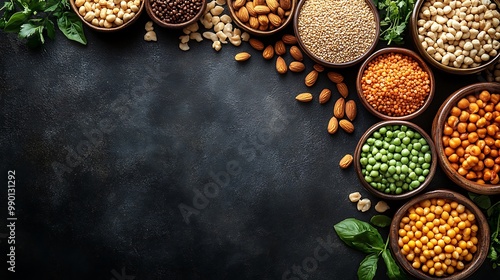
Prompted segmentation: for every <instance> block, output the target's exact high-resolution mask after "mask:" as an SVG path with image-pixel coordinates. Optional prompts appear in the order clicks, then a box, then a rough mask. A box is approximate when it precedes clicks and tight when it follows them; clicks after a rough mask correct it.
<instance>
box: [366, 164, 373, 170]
mask: <svg viewBox="0 0 500 280" xmlns="http://www.w3.org/2000/svg"><path fill="white" fill-rule="evenodd" d="M372 169H373V165H371V164H368V165H367V166H366V167H365V170H366V171H372Z"/></svg>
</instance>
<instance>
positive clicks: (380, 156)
mask: <svg viewBox="0 0 500 280" xmlns="http://www.w3.org/2000/svg"><path fill="white" fill-rule="evenodd" d="M373 158H374V159H375V160H376V161H379V160H380V159H382V154H381V153H377V154H375V155H374V156H373Z"/></svg>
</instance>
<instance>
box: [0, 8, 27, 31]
mask: <svg viewBox="0 0 500 280" xmlns="http://www.w3.org/2000/svg"><path fill="white" fill-rule="evenodd" d="M28 16H29V15H28V14H25V13H24V12H17V13H14V14H13V15H12V16H11V17H10V18H9V20H8V21H7V23H6V24H5V27H4V31H5V32H19V29H20V28H21V25H23V23H24V22H25V21H26V20H27V19H28Z"/></svg>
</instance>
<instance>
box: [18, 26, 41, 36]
mask: <svg viewBox="0 0 500 280" xmlns="http://www.w3.org/2000/svg"><path fill="white" fill-rule="evenodd" d="M39 31H40V30H39V26H37V25H34V24H32V23H25V24H23V25H21V29H20V30H19V37H20V38H23V39H26V38H28V37H31V36H33V34H35V33H36V32H39Z"/></svg>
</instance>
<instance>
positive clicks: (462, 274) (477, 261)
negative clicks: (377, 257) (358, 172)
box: [389, 190, 490, 280]
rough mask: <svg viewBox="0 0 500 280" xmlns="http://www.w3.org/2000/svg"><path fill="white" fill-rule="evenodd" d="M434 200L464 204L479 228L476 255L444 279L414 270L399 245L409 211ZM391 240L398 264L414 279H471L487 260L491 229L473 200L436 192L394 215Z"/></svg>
mask: <svg viewBox="0 0 500 280" xmlns="http://www.w3.org/2000/svg"><path fill="white" fill-rule="evenodd" d="M433 199H444V200H445V201H450V202H451V201H456V202H458V203H459V204H462V205H463V206H465V208H466V209H468V210H470V211H471V213H472V214H474V216H475V221H476V225H477V226H478V232H477V234H476V238H477V239H478V242H477V245H476V246H477V251H476V252H475V253H474V255H473V258H472V260H471V261H470V262H467V263H466V264H465V267H464V269H463V270H456V271H455V272H454V273H453V274H451V275H444V276H442V277H437V276H431V275H430V274H427V273H424V272H423V271H422V270H421V269H415V268H413V266H412V264H411V263H410V262H409V261H408V260H407V259H406V257H405V256H404V255H403V253H402V252H401V250H400V248H399V245H398V242H399V228H400V222H401V220H402V218H403V217H405V216H406V215H407V214H408V213H407V212H408V210H409V209H410V208H412V206H414V205H415V204H418V203H420V202H422V201H425V200H433ZM389 240H390V241H389V242H390V249H391V252H392V254H393V256H394V257H395V259H396V261H397V263H398V264H399V265H400V266H401V267H402V268H403V269H404V270H405V271H406V272H407V273H408V274H411V275H412V276H413V277H415V278H417V279H425V280H435V279H443V280H459V279H467V278H468V277H470V276H471V275H472V274H473V273H474V272H476V271H477V270H478V269H479V268H480V267H481V265H482V264H483V262H484V260H485V259H486V257H487V255H488V250H489V244H490V228H489V226H488V221H487V220H486V217H485V215H484V214H483V213H482V212H481V210H480V209H479V208H478V207H477V206H476V205H475V204H474V203H473V202H472V201H471V200H469V199H468V198H466V197H465V196H463V195H461V194H459V193H456V192H453V191H450V190H435V191H430V192H427V193H424V194H421V195H419V196H417V197H414V198H413V199H411V200H410V201H408V202H407V203H405V204H404V205H403V206H402V207H401V208H399V210H398V211H397V212H396V213H395V214H394V217H393V218H392V222H391V226H390V231H389ZM457 271H458V272H457Z"/></svg>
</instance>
